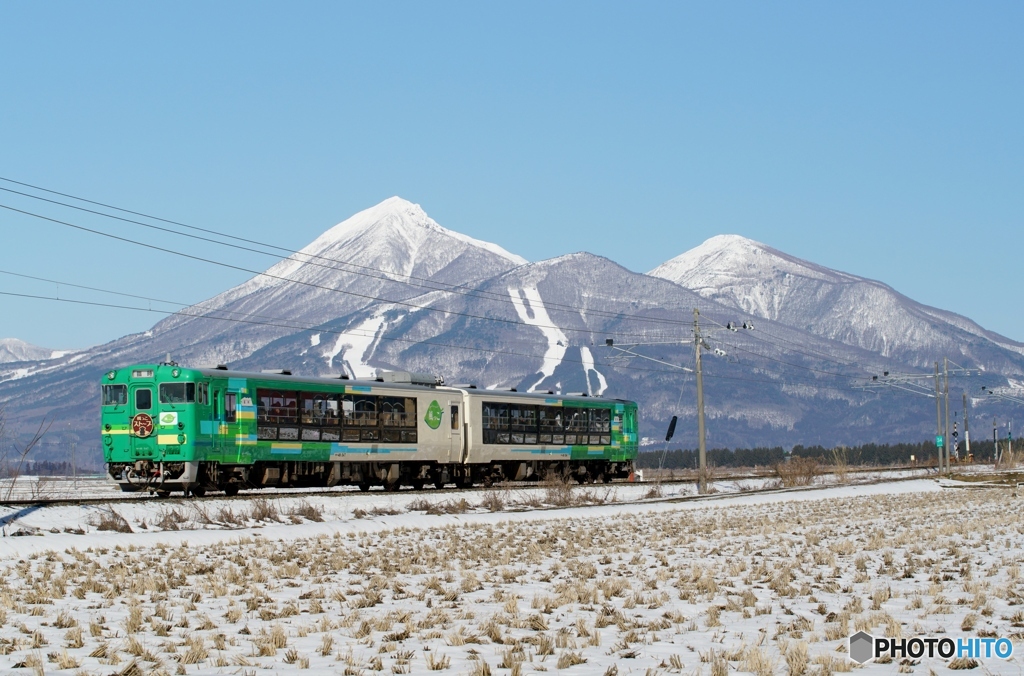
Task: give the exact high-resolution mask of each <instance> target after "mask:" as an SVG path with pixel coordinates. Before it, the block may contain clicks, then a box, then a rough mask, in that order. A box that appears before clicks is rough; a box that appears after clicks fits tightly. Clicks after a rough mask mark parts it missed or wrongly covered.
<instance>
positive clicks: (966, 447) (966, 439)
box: [964, 392, 971, 461]
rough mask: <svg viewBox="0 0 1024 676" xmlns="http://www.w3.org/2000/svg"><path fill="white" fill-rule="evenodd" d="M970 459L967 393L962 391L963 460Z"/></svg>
mask: <svg viewBox="0 0 1024 676" xmlns="http://www.w3.org/2000/svg"><path fill="white" fill-rule="evenodd" d="M970 459H971V431H970V429H968V427H967V393H966V392H964V460H968V461H969V460H970Z"/></svg>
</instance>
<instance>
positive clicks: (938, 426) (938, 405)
mask: <svg viewBox="0 0 1024 676" xmlns="http://www.w3.org/2000/svg"><path fill="white" fill-rule="evenodd" d="M941 438H942V392H941V391H940V390H939V362H935V446H936V447H937V448H938V451H939V471H940V472H941V471H942V444H940V443H938V442H939V439H941Z"/></svg>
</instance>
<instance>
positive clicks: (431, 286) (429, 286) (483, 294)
mask: <svg viewBox="0 0 1024 676" xmlns="http://www.w3.org/2000/svg"><path fill="white" fill-rule="evenodd" d="M0 181H8V182H10V183H16V184H18V185H24V186H27V187H31V188H33V189H35V190H41V191H44V192H49V193H51V194H56V195H60V196H62V197H68V198H70V199H74V200H79V201H82V202H86V203H89V204H95V205H97V206H103V207H104V208H108V209H114V210H117V211H122V212H124V213H130V214H133V215H138V216H142V217H144V218H149V219H152V220H156V221H161V222H164V223H169V224H173V225H178V226H181V227H184V228H188V229H191V230H196V231H199V232H205V233H208V234H215V235H217V236H218V237H224V238H227V239H232V240H235V241H241V242H246V243H248V244H255V245H257V246H263V247H267V248H270V249H276V250H278V251H281V252H285V253H287V254H288V256H287V257H286V258H285V259H283V260H295V261H296V262H298V263H303V264H307V265H312V266H313V267H320V268H325V269H330V270H338V271H340V272H347V273H349V274H355V275H360V276H364V277H369V278H372V279H379V280H382V281H386V282H392V283H395V284H404V285H406V286H412V287H415V288H422V289H426V290H428V291H437V292H441V293H456V294H460V295H464V296H469V297H479V298H485V299H489V300H495V301H499V302H502V303H508V304H512V305H514V304H515V302H514V301H513V300H512V298H510V297H509V296H508V295H506V294H500V293H496V292H492V291H486V290H484V289H471V288H468V287H466V285H465V284H448V283H445V282H441V281H439V280H433V279H429V278H425V277H417V276H414V275H411V274H403V273H393V274H395V275H396V276H398V277H406V278H408V279H410V280H416V281H418V282H424V283H425V284H413V283H411V282H404V281H402V280H401V279H394V278H393V277H389V276H387V275H381V274H370V273H366V272H359V271H357V270H347V269H343V268H338V267H335V266H334V265H325V264H322V263H317V262H315V261H314V260H298V259H293V258H292V256H304V257H306V258H308V259H317V260H323V261H328V262H330V263H333V264H340V265H344V266H349V267H355V268H362V269H365V270H373V271H375V272H379V269H378V268H376V267H373V266H367V265H362V264H359V263H354V262H352V261H341V260H337V259H333V258H329V257H326V256H322V255H319V254H311V253H307V252H304V251H296V250H294V249H289V248H286V247H281V246H278V245H275V244H267V243H264V242H260V241H258V240H252V239H248V238H244V237H238V236H236V235H231V234H228V233H222V232H219V231H216V230H211V229H208V228H200V227H198V226H193V225H188V224H185V223H181V222H178V221H172V220H169V219H165V218H160V217H158V216H150V215H147V214H143V213H141V212H136V211H131V210H128V209H122V208H120V207H116V206H112V205H109V204H103V203H101V202H95V201H92V200H88V199H85V198H81V197H75V196H72V195H68V194H66V193H61V192H58V191H55V190H49V189H47V188H42V187H39V186H33V185H31V184H27V183H22V182H20V181H15V180H13V179H9V178H4V177H0ZM0 190H2V191H4V192H8V193H12V194H15V195H21V196H23V197H28V198H31V199H35V200H39V201H42V202H47V203H50V204H55V205H59V206H63V207H66V208H69V209H76V210H78V211H82V212H85V213H90V214H94V215H97V216H102V217H104V218H110V219H113V220H118V221H122V222H125V223H131V224H134V225H139V226H142V227H145V228H149V229H152V230H157V231H160V232H165V233H169V234H174V235H178V236H181V237H186V238H190V239H195V240H198V241H203V242H208V243H212V244H218V245H220V246H225V247H229V248H234V249H238V250H242V251H248V252H250V253H257V254H261V255H265V256H272V257H274V258H275V259H278V260H280V261H281V262H283V260H281V259H280V254H279V253H271V252H268V251H260V250H258V249H253V248H251V247H246V246H240V245H237V244H231V243H228V242H221V241H219V240H215V239H212V238H209V237H202V236H199V235H192V234H189V233H184V232H179V231H177V230H173V229H171V228H164V227H161V226H158V225H153V224H151V223H144V222H142V221H136V220H134V219H128V218H123V217H121V216H115V215H113V214H106V213H103V212H101V211H96V210H94V209H86V208H84V207H80V206H76V205H73V204H67V203H66V202H60V201H57V200H51V199H48V198H45V197H40V196H39V195H32V194H30V193H26V192H22V191H18V190H12V189H10V188H4V187H2V186H0ZM23 213H27V214H30V213H31V212H23ZM255 274H259V273H255ZM480 281H483V280H480ZM381 300H385V302H394V301H388V300H386V299H381ZM545 307H546V308H553V309H564V310H571V311H576V312H580V311H586V312H587V314H589V315H591V316H603V317H608V318H612V319H634V320H638V321H644V322H651V323H660V324H668V325H687V324H688V322H687V321H685V320H673V319H666V318H658V317H645V316H643V315H632V314H625V313H614V312H605V311H602V310H597V309H591V308H581V307H578V306H575V305H569V304H565V303H554V302H545Z"/></svg>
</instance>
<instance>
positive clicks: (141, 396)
mask: <svg viewBox="0 0 1024 676" xmlns="http://www.w3.org/2000/svg"><path fill="white" fill-rule="evenodd" d="M151 408H153V390H151V389H149V388H148V387H143V388H140V389H138V390H135V410H136V411H148V410H149V409H151Z"/></svg>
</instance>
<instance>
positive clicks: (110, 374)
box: [107, 371, 117, 380]
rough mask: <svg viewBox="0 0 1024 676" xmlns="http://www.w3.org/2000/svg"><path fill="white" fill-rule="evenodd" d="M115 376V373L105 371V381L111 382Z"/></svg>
mask: <svg viewBox="0 0 1024 676" xmlns="http://www.w3.org/2000/svg"><path fill="white" fill-rule="evenodd" d="M116 375H117V371H107V380H113V379H114V376H116Z"/></svg>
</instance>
